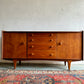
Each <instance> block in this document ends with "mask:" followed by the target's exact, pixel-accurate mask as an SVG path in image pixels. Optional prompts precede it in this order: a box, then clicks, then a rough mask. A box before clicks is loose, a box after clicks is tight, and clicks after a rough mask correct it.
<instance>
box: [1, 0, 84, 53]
mask: <svg viewBox="0 0 84 84" xmlns="http://www.w3.org/2000/svg"><path fill="white" fill-rule="evenodd" d="M83 27H84V0H0V37H1V31H2V30H15V31H17V30H18V31H19V30H20V31H21V30H22V31H25V30H27V31H28V30H33V31H34V30H35V31H37V30H44V31H45V30H47V31H49V30H51V31H53V30H55V31H81V30H83ZM0 40H1V39H0ZM0 53H1V43H0Z"/></svg>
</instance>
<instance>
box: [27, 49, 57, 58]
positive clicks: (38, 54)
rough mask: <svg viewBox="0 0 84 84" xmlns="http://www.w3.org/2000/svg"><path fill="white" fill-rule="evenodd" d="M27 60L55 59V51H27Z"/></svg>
mask: <svg viewBox="0 0 84 84" xmlns="http://www.w3.org/2000/svg"><path fill="white" fill-rule="evenodd" d="M28 58H29V59H56V51H55V50H45V51H44V50H28Z"/></svg>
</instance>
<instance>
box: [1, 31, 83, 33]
mask: <svg viewBox="0 0 84 84" xmlns="http://www.w3.org/2000/svg"><path fill="white" fill-rule="evenodd" d="M2 32H9V33H10V32H18V33H19V32H23V33H24V32H30V33H31V32H53V33H54V32H83V31H2Z"/></svg>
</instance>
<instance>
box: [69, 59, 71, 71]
mask: <svg viewBox="0 0 84 84" xmlns="http://www.w3.org/2000/svg"><path fill="white" fill-rule="evenodd" d="M70 67H71V60H68V70H69V71H70Z"/></svg>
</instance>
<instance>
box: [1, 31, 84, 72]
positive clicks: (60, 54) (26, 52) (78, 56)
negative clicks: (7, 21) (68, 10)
mask: <svg viewBox="0 0 84 84" xmlns="http://www.w3.org/2000/svg"><path fill="white" fill-rule="evenodd" d="M2 58H3V59H5V60H13V62H14V68H16V64H17V61H19V63H21V60H56V61H64V62H65V63H66V62H68V69H69V70H70V66H71V62H72V61H79V60H83V32H82V31H79V32H44V31H43V32H41V31H39V32H38V31H37V32H30V31H27V32H26V31H25V32H22V31H3V32H2Z"/></svg>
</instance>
